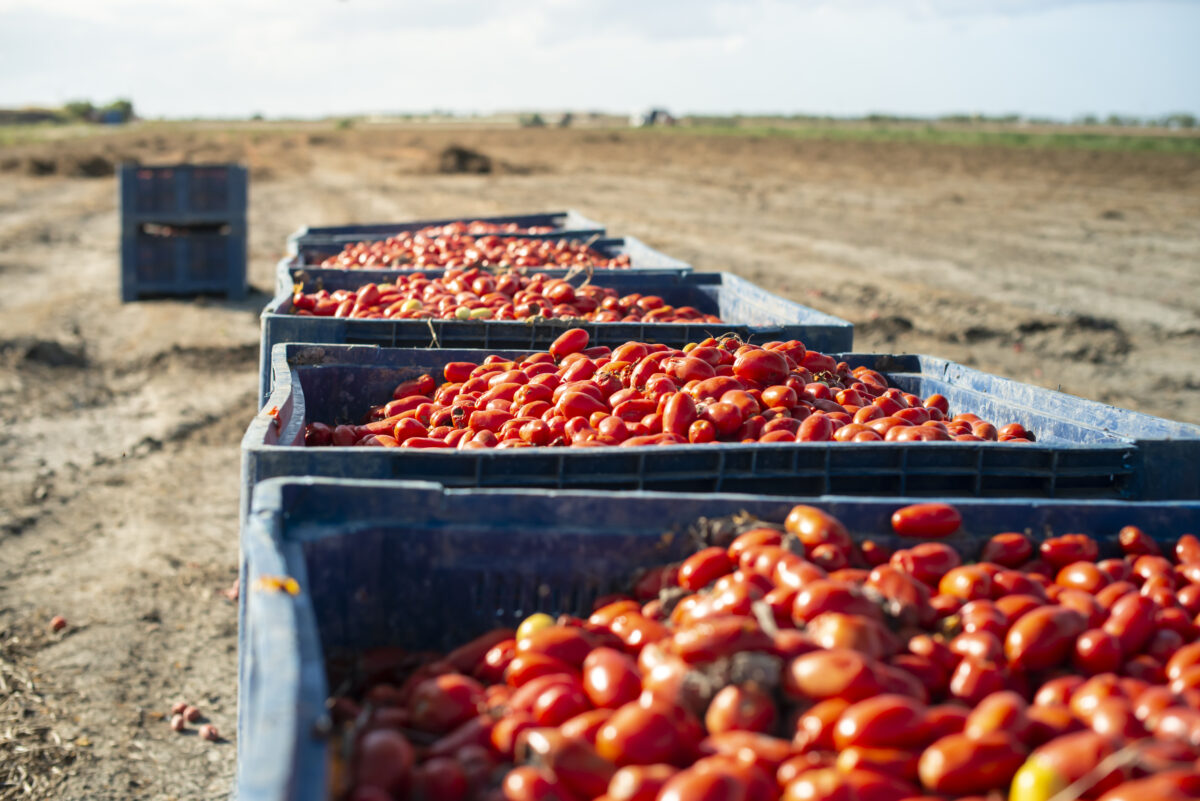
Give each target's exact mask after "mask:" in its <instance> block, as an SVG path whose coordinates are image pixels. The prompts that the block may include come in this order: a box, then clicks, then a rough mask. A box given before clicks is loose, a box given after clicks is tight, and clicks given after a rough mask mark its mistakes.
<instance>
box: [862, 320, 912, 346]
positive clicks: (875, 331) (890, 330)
mask: <svg viewBox="0 0 1200 801" xmlns="http://www.w3.org/2000/svg"><path fill="white" fill-rule="evenodd" d="M854 327H855V330H856V333H858V334H859V335H860V336H869V337H873V338H876V337H877V338H879V339H882V340H883V341H884V342H895V341H896V340H897V339H899V338H900V337H902V336H904V335H905V334H908V333H910V332H911V331H912V330H913V328H914V326H913V322H912V320H910V319H908V318H907V317H902V316H900V315H898V314H888V315H885V316H882V317H877V318H875V319H874V320H864V321H862V322H856V323H855V324H854Z"/></svg>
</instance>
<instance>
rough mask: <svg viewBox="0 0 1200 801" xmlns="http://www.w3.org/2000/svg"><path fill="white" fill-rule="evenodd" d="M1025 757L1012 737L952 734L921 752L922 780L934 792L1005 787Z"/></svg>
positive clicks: (978, 790)
mask: <svg viewBox="0 0 1200 801" xmlns="http://www.w3.org/2000/svg"><path fill="white" fill-rule="evenodd" d="M1024 761H1025V748H1024V746H1023V745H1021V743H1020V741H1018V740H1017V739H1016V738H1015V737H1013V736H1012V735H1010V734H1005V733H1002V732H993V733H990V734H986V735H983V736H982V737H979V738H975V739H972V738H970V737H967V736H966V735H965V734H951V735H948V736H946V737H943V738H942V739H940V740H938V741H936V742H935V743H933V744H932V745H930V746H929V747H928V748H926V749H925V750H924V751H923V752H922V753H921V761H920V763H919V764H918V768H917V769H918V772H919V774H920V778H921V784H923V785H924V786H925V787H927V788H929V789H930V790H933V791H934V792H937V793H948V794H955V795H966V794H968V793H986V792H988V791H989V790H992V789H994V788H999V787H1005V786H1007V785H1008V783H1009V781H1010V780H1011V779H1012V777H1013V775H1014V774H1015V773H1016V772H1017V769H1018V768H1020V767H1021V765H1022V763H1023V762H1024Z"/></svg>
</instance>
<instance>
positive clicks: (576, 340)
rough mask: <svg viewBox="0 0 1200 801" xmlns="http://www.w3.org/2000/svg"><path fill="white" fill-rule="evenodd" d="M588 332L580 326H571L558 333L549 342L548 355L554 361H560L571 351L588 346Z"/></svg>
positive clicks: (575, 351)
mask: <svg viewBox="0 0 1200 801" xmlns="http://www.w3.org/2000/svg"><path fill="white" fill-rule="evenodd" d="M588 338H589V337H588V332H587V331H585V330H584V329H582V328H571V329H568V330H566V331H564V332H563V333H561V334H559V336H558V338H557V339H555V340H554V341H553V342H552V343H550V347H549V351H550V355H551V356H553V357H554V359H555V361H562V360H563V359H565V358H566V357H567V356H570V355H571V354H572V353H578V352H580V351H581V350H583V349H584V348H586V347H587V346H588Z"/></svg>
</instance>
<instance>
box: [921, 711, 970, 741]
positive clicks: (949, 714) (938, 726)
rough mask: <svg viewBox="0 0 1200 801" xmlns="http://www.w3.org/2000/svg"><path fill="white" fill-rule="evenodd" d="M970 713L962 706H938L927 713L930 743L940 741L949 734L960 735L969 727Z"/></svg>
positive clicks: (926, 720)
mask: <svg viewBox="0 0 1200 801" xmlns="http://www.w3.org/2000/svg"><path fill="white" fill-rule="evenodd" d="M969 717H970V713H969V711H968V710H967V708H966V707H964V706H962V705H961V704H937V705H935V706H931V707H929V710H928V711H927V712H926V713H925V722H926V726H927V728H928V732H927V737H928V738H929V741H930V742H932V741H934V740H939V739H941V738H942V737H945V736H946V735H949V734H960V733H962V731H963V729H964V728H965V727H966V725H967V720H968V718H969Z"/></svg>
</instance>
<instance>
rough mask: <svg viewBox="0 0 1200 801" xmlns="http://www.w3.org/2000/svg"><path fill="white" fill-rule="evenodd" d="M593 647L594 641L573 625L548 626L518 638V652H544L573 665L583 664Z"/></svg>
mask: <svg viewBox="0 0 1200 801" xmlns="http://www.w3.org/2000/svg"><path fill="white" fill-rule="evenodd" d="M591 649H592V641H591V640H590V639H589V638H588V636H587V635H586V634H585V633H584V632H583V631H582V630H580V629H578V628H575V627H573V626H547V627H545V628H542V629H539V630H537V631H535V632H533V633H532V634H530V635H528V636H526V637H521V638H518V639H517V653H518V654H526V653H529V654H544V655H545V656H548V657H550V658H552V659H558V660H561V661H562V662H565V663H566V664H568V665H571V666H572V667H579V666H580V665H582V664H583V660H584V658H585V657H586V656H587V655H588V653H589V652H590V651H591Z"/></svg>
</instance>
